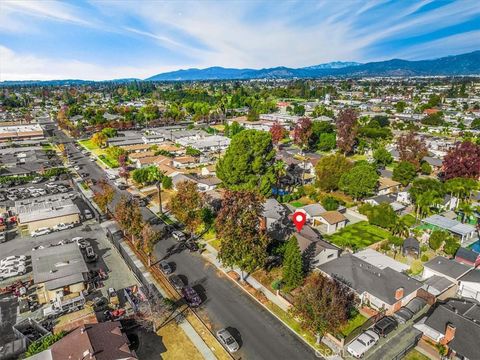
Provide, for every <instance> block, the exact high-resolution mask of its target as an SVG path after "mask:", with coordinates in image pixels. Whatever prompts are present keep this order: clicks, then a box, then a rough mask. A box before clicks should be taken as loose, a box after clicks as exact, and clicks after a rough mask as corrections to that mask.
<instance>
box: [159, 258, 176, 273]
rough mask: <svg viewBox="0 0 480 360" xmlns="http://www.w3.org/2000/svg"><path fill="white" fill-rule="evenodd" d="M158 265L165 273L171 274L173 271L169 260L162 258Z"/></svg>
mask: <svg viewBox="0 0 480 360" xmlns="http://www.w3.org/2000/svg"><path fill="white" fill-rule="evenodd" d="M158 266H159V267H160V270H162V272H163V273H164V274H165V275H168V274H171V273H172V272H173V269H172V267H171V266H170V264H169V263H168V262H166V261H165V260H162V261H160V262H159V263H158Z"/></svg>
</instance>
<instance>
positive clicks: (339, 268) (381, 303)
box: [318, 253, 422, 315]
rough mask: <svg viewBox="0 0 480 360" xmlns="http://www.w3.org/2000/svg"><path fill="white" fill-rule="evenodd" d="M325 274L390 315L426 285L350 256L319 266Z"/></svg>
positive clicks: (363, 301) (366, 302) (365, 302)
mask: <svg viewBox="0 0 480 360" xmlns="http://www.w3.org/2000/svg"><path fill="white" fill-rule="evenodd" d="M318 269H319V270H320V271H321V272H323V273H324V274H326V275H328V276H330V277H332V278H334V279H336V280H338V281H340V282H342V283H344V284H346V285H347V286H348V287H350V288H351V289H352V290H354V291H355V293H356V294H357V295H358V297H359V298H360V300H361V302H362V303H363V304H369V305H370V306H371V307H373V308H375V309H377V310H385V312H386V314H388V315H390V314H392V313H394V312H395V311H397V310H399V309H400V308H401V307H402V306H404V305H406V304H407V303H408V302H409V301H410V300H412V299H413V298H414V297H416V296H417V292H418V290H419V289H420V288H421V287H422V283H421V282H420V281H417V280H415V279H413V278H411V277H409V276H407V275H405V274H403V273H400V272H398V271H396V270H393V269H392V268H390V267H388V266H387V267H384V268H379V267H376V266H374V265H371V264H369V263H368V262H366V261H364V260H362V259H360V258H358V257H356V256H354V255H352V254H350V253H347V254H344V255H342V256H340V257H339V258H337V259H335V260H332V261H329V262H327V263H325V264H322V265H320V266H318Z"/></svg>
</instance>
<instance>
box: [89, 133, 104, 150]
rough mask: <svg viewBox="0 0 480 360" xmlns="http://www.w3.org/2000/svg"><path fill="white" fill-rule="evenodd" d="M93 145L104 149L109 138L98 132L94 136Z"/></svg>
mask: <svg viewBox="0 0 480 360" xmlns="http://www.w3.org/2000/svg"><path fill="white" fill-rule="evenodd" d="M91 140H92V143H94V144H95V145H97V146H98V147H104V146H105V145H106V144H107V140H108V137H107V135H105V134H104V133H102V132H97V133H95V134H93V136H92V139H91Z"/></svg>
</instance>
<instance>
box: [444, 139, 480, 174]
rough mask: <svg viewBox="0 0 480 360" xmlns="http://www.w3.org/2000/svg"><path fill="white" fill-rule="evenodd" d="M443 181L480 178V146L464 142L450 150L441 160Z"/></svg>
mask: <svg viewBox="0 0 480 360" xmlns="http://www.w3.org/2000/svg"><path fill="white" fill-rule="evenodd" d="M443 171H444V174H445V179H446V180H448V179H453V178H456V177H463V178H474V179H478V178H479V177H480V145H476V144H474V143H472V142H470V141H464V142H462V143H460V144H457V146H456V147H455V148H454V149H452V150H450V151H449V152H448V154H447V155H446V156H445V158H444V159H443Z"/></svg>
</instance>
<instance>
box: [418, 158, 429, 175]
mask: <svg viewBox="0 0 480 360" xmlns="http://www.w3.org/2000/svg"><path fill="white" fill-rule="evenodd" d="M420 172H421V173H422V174H423V175H430V174H431V173H432V167H431V166H430V164H429V163H428V162H426V161H423V162H422V164H421V165H420Z"/></svg>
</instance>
